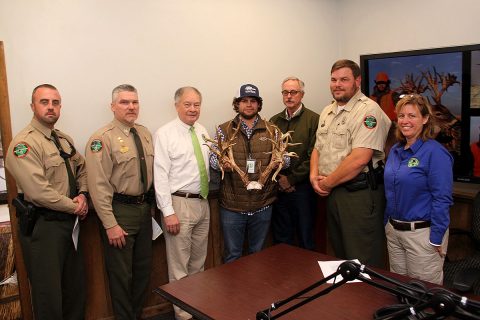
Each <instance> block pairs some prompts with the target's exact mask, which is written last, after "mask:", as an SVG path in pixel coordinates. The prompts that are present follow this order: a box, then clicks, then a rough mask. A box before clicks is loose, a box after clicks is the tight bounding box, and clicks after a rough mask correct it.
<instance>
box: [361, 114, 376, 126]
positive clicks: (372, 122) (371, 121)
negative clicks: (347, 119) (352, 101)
mask: <svg viewBox="0 0 480 320" xmlns="http://www.w3.org/2000/svg"><path fill="white" fill-rule="evenodd" d="M363 125H364V126H365V128H367V129H373V128H375V127H376V126H377V118H375V116H372V115H368V116H366V117H365V118H364V119H363Z"/></svg>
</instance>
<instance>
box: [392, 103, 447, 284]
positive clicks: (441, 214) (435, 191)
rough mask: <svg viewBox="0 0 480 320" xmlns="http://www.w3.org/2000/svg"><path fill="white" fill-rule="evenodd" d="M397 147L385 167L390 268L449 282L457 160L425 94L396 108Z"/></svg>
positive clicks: (434, 280) (426, 279)
mask: <svg viewBox="0 0 480 320" xmlns="http://www.w3.org/2000/svg"><path fill="white" fill-rule="evenodd" d="M395 109H396V112H397V117H398V127H397V131H396V137H397V140H398V143H396V144H395V145H394V146H393V147H392V149H391V150H390V153H389V155H388V160H387V163H386V166H385V196H386V199H387V205H386V209H385V218H384V222H385V233H386V236H387V246H388V255H389V260H390V270H391V271H393V272H396V273H399V274H404V275H408V276H410V277H412V278H417V279H421V280H425V281H430V282H433V283H436V284H442V282H443V262H444V260H445V254H446V252H447V244H448V225H449V224H450V213H449V208H450V206H451V205H452V184H453V173H452V165H453V158H452V156H451V155H450V153H449V152H448V151H447V150H446V149H445V148H444V147H443V146H442V145H441V144H440V143H438V142H437V141H435V140H434V139H433V137H434V124H433V120H434V119H433V116H432V111H431V107H430V105H429V103H428V101H427V99H426V98H424V97H422V96H421V95H416V94H414V95H407V96H405V97H403V98H402V99H401V100H400V101H399V102H398V103H397V106H396V108H395Z"/></svg>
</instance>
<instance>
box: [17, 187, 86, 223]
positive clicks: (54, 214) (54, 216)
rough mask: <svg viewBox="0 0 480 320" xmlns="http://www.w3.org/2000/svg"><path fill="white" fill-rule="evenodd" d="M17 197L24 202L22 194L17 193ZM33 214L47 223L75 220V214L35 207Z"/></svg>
mask: <svg viewBox="0 0 480 320" xmlns="http://www.w3.org/2000/svg"><path fill="white" fill-rule="evenodd" d="M17 197H19V198H20V199H22V200H23V201H25V195H24V194H23V193H19V194H18V195H17ZM35 212H36V213H38V214H41V215H42V216H43V217H44V218H45V220H47V221H67V220H75V218H76V217H77V215H75V214H70V213H66V212H62V211H57V210H52V209H48V208H44V207H37V206H35Z"/></svg>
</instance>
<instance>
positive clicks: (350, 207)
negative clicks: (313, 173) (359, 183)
mask: <svg viewBox="0 0 480 320" xmlns="http://www.w3.org/2000/svg"><path fill="white" fill-rule="evenodd" d="M384 211H385V190H384V188H383V185H379V186H378V189H377V190H371V189H370V188H367V189H363V190H358V191H354V192H349V191H348V190H347V189H345V188H344V187H337V188H335V189H333V190H332V192H331V193H330V195H329V196H328V198H327V226H328V234H329V237H330V241H331V243H332V247H333V250H334V251H335V255H336V256H337V257H338V258H341V259H359V260H360V262H361V263H363V264H366V265H370V266H375V267H384V256H385V230H384V227H383V214H384Z"/></svg>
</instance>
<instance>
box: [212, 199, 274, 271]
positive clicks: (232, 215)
mask: <svg viewBox="0 0 480 320" xmlns="http://www.w3.org/2000/svg"><path fill="white" fill-rule="evenodd" d="M271 218H272V207H271V206H270V207H268V209H266V210H264V211H261V212H259V213H256V214H254V215H251V216H249V215H246V214H241V213H238V212H233V211H230V210H227V209H225V208H222V207H220V219H221V223H222V229H223V242H224V247H225V253H224V262H225V263H227V262H231V261H234V260H236V259H238V258H240V257H241V256H242V252H243V243H244V240H245V231H247V233H248V253H249V254H250V253H254V252H258V251H260V250H262V248H263V243H264V242H265V238H266V237H267V233H268V229H269V228H270V220H271Z"/></svg>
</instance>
